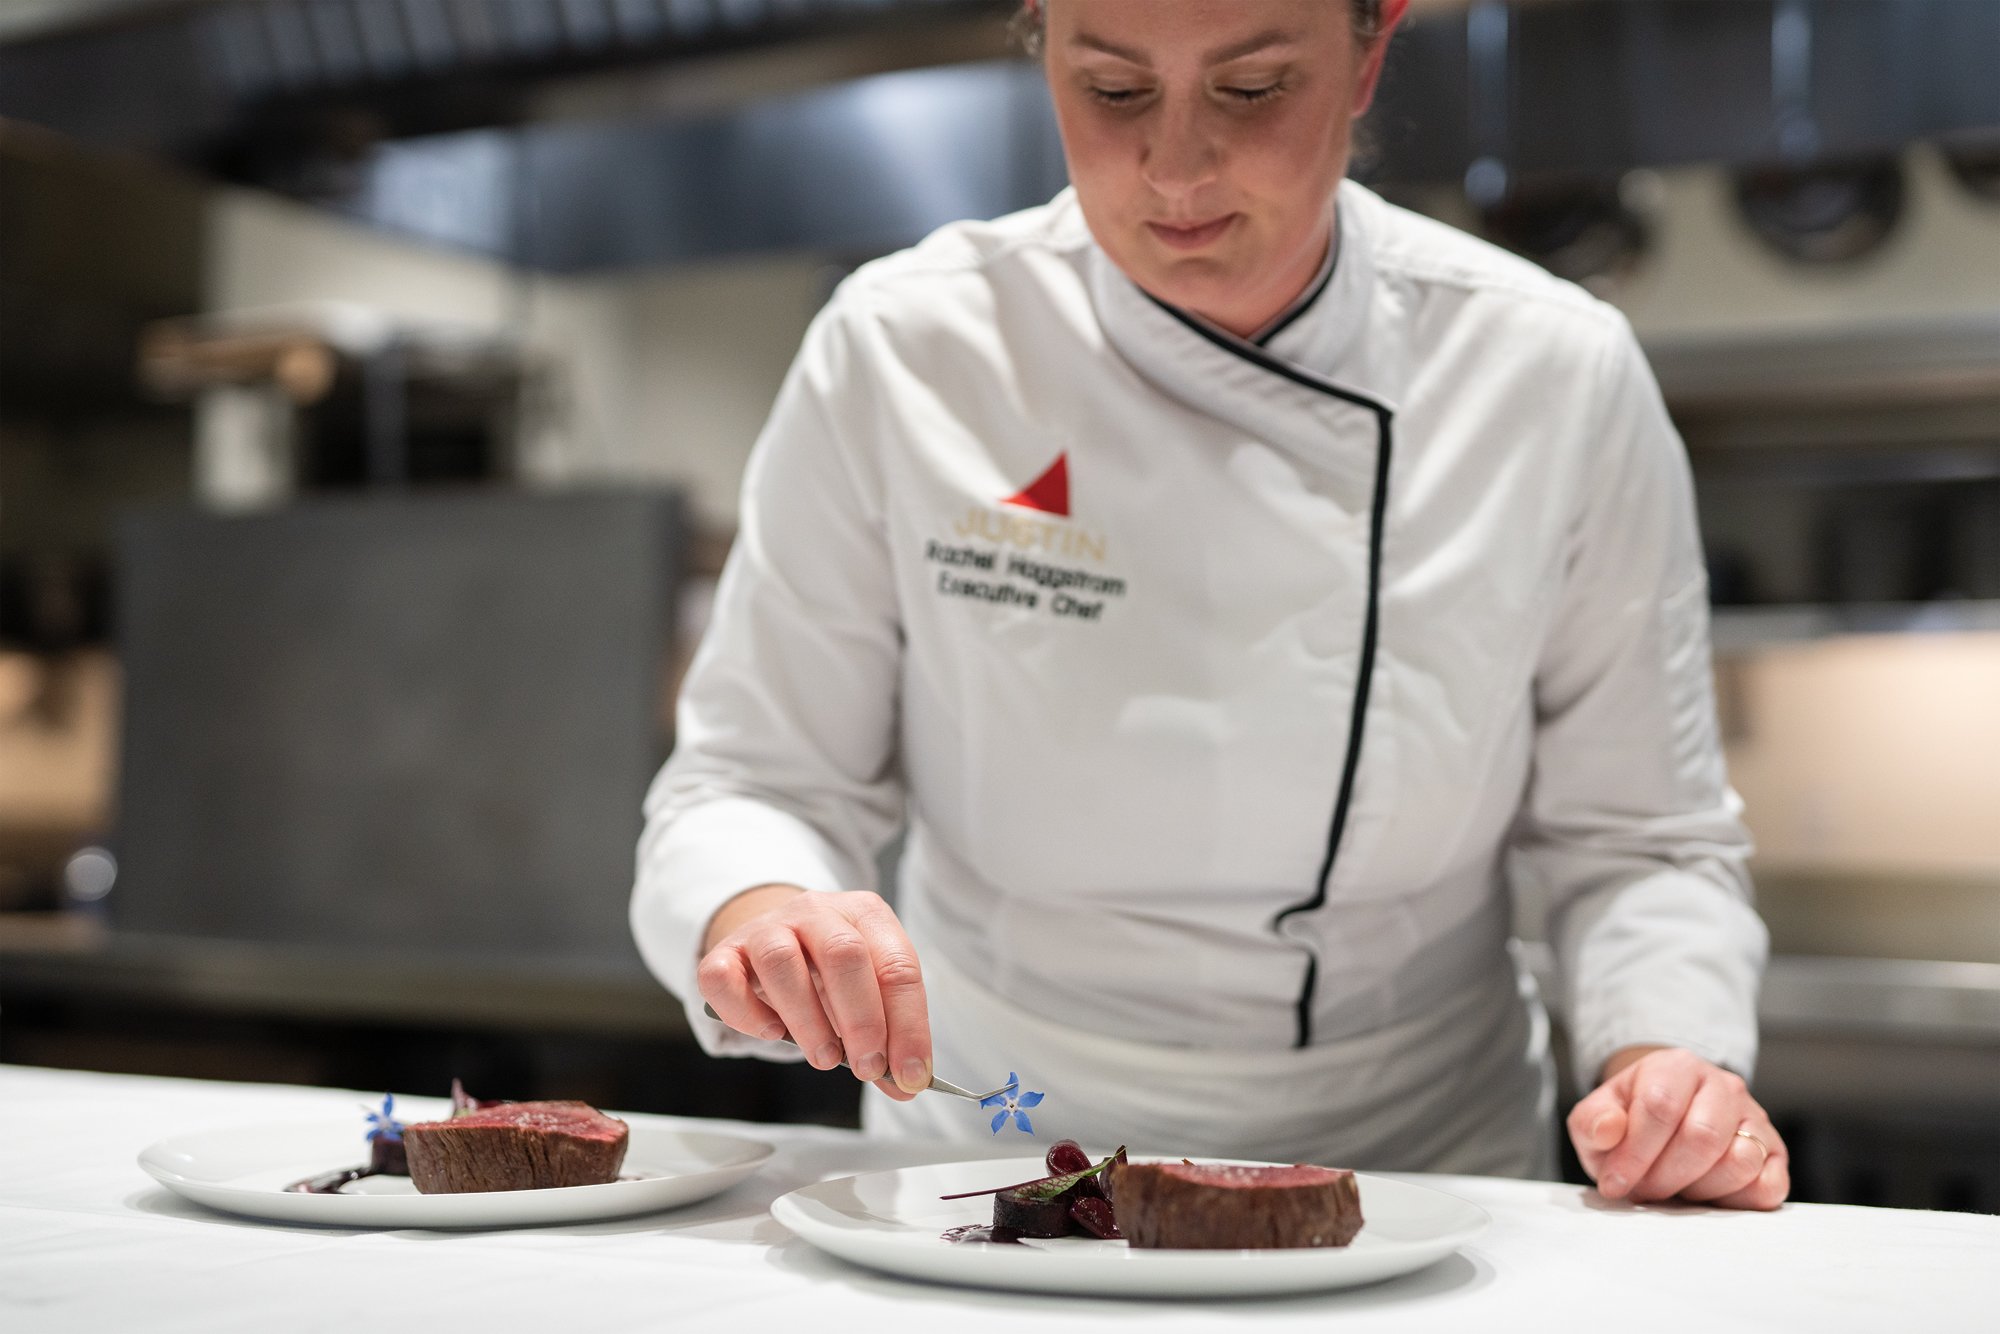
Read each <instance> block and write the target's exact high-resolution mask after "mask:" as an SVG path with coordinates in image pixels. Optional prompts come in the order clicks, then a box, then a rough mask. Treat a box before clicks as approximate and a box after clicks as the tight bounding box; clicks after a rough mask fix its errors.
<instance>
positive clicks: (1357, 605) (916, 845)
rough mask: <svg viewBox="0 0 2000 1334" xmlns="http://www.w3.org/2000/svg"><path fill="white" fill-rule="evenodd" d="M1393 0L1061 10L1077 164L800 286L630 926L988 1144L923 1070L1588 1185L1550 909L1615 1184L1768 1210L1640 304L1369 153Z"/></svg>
mask: <svg viewBox="0 0 2000 1334" xmlns="http://www.w3.org/2000/svg"><path fill="white" fill-rule="evenodd" d="M1406 3H1407V0H1048V2H1047V3H1040V2H1039V0H1038V3H1036V4H1032V5H1030V6H1029V7H1028V10H1027V12H1026V14H1025V16H1024V18H1025V21H1026V22H1027V23H1028V24H1029V25H1030V26H1031V27H1032V29H1033V35H1034V37H1035V38H1036V43H1035V45H1036V49H1037V50H1038V51H1039V52H1040V54H1041V59H1042V61H1043V63H1044V66H1045V70H1046V73H1047V76H1048V82H1049V87H1050V90H1051V93H1052V95H1053V99H1054V105H1055V109H1056V114H1057V120H1058V123H1059V125H1060V129H1061V133H1062V139H1063V145H1064V149H1065V152H1066V155H1067V159H1068V165H1069V171H1070V177H1071V180H1072V182H1073V186H1072V188H1071V189H1069V190H1066V191H1065V192H1064V193H1063V194H1061V195H1060V196H1058V197H1057V198H1056V199H1055V200H1054V201H1053V202H1052V203H1050V204H1048V205H1046V206H1044V207H1040V208H1035V209H1030V210H1028V211H1027V212H1024V213H1020V214H1016V215H1013V216H1010V217H1006V218H1002V219H1000V220H998V221H995V222H980V223H965V224H958V225H954V226H950V227H946V228H945V229H943V230H942V231H940V232H938V233H936V234H935V235H933V236H931V237H930V238H929V239H927V240H925V241H924V242H923V243H921V244H920V245H918V246H916V247H915V248H914V249H911V250H908V251H905V252H903V253H900V254H896V255H892V256H890V257H888V258H886V259H883V260H880V261H878V262H876V263H873V264H870V265H868V266H866V267H864V268H863V269H861V270H860V271H859V272H857V273H856V274H855V275H854V276H853V277H851V278H850V279H849V280H848V281H846V282H845V283H844V284H843V285H842V286H841V288H840V290H839V291H838V292H837V293H836V294H835V296H834V298H833V299H832V301H831V302H830V303H829V304H828V306H827V307H826V309H825V310H824V311H823V312H822V313H821V314H820V315H819V317H818V318H817V319H816V320H815V321H814V323H813V325H812V327H811V330H810V331H809V332H808V334H807V335H806V339H805V344H804V346H803V348H802V349H801V350H800V352H799V355H798V359H797V362H796V363H795V365H794V366H793V368H792V371H791V373H790V376H789V377H788V379H787V380H786V382H785V385H784V388H783V391H782V392H781V394H780V396H779V398H778V401H777V404H776V406H775V408H774V410H773V412H772V415H771V418H770V422H769V424H768V425H767V427H766V428H765V430H764V433H763V435H762V436H761V438H760V439H759V441H758V443H757V446H756V449H755V451H754V454H753V456H752V459H751V462H750V466H749V470H748V474H747V477H746V480H745V484H744V493H743V511H742V526H741V533H740V537H739V539H738V541H737V543H736V546H735V548H734V550H733V552H732V554H731V556H730V560H729V564H728V567H727V570H726V572H725V573H724V575H723V579H722V583H721V588H720V591H719V594H718V598H717V604H716V609H715V617H714V622H713V625H712V627H711V629H710V631H709V633H708V635H707V638H706V639H705V641H704V642H703V645H702V647H701V650H700V653H699V655H698V658H697V660H696V663H695V665H694V667H693V670H692V672H691V674H690V677H689V680H688V682H687V685H686V688H685V693H684V696H683V698H682V701H681V705H680V716H679V726H678V748H677V750H676V752H675V754H674V756H673V758H672V759H671V760H670V762H669V763H668V764H667V765H666V767H665V769H664V770H663V771H662V772H661V774H660V776H659V778H658V780H657V781H656V782H655V784H654V785H653V787H652V790H651V792H650V793H649V794H648V797H647V800H646V817H647V823H646V828H645V833H644V835H643V838H642V840H641V844H640V849H639V868H638V884H637V888H636V890H635V893H634V897H633V903H632V921H633V928H634V932H635V935H636V937H637V940H638V943H639V946H640V948H641V951H642V953H643V954H644V955H645V957H646V959H647V961H648V963H649V965H650V966H651V967H652V969H653V970H654V971H655V972H656V973H657V974H658V976H659V977H660V979H661V980H662V981H663V982H664V983H665V984H666V985H667V987H669V988H670V989H671V990H673V991H674V992H675V993H676V994H677V995H679V996H680V997H682V998H683V999H684V1000H685V1002H686V1003H687V1005H688V1007H689V1020H690V1022H691V1023H692V1024H693V1025H694V1029H695V1033H696V1035H697V1037H698V1038H699V1040H700V1041H701V1042H702V1044H703V1045H704V1046H705V1047H706V1048H707V1049H708V1050H709V1051H711V1052H714V1053H717V1054H752V1055H762V1056H774V1057H785V1056H789V1055H795V1054H798V1053H802V1054H803V1057H804V1059H806V1060H808V1061H809V1062H811V1064H812V1065H813V1066H815V1067H816V1068H819V1069H822V1070H825V1069H832V1068H834V1067H835V1066H837V1065H838V1064H840V1063H841V1062H843V1061H845V1062H846V1064H847V1065H848V1066H849V1068H850V1069H852V1071H853V1072H854V1074H855V1075H856V1076H857V1077H859V1078H860V1079H862V1080H865V1081H868V1082H869V1083H870V1086H871V1087H870V1088H869V1090H868V1091H867V1092H866V1094H865V1098H864V1109H863V1116H864V1123H865V1124H866V1126H867V1127H868V1128H869V1129H870V1130H871V1131H873V1132H875V1133H879V1134H885V1135H895V1136H910V1137H928V1138H955V1137H956V1138H963V1137H968V1136H977V1137H987V1136H988V1134H989V1128H988V1114H987V1113H985V1112H982V1111H981V1110H979V1109H974V1108H970V1107H968V1106H967V1105H966V1104H965V1103H963V1102H959V1101H955V1100H953V1099H949V1098H945V1097H942V1096H938V1095H930V1096H925V1097H915V1096H913V1095H914V1094H915V1093H916V1091H917V1090H920V1089H922V1088H923V1087H924V1086H925V1085H926V1083H927V1082H928V1081H929V1079H930V1076H931V1072H932V1070H933V1068H935V1069H936V1070H938V1071H939V1072H941V1073H943V1074H945V1075H947V1076H948V1077H950V1078H951V1079H953V1080H955V1081H957V1082H961V1083H966V1084H969V1085H973V1086H977V1087H981V1088H983V1087H985V1086H987V1085H992V1084H999V1083H1001V1082H1002V1081H1003V1080H1005V1079H1006V1078H1007V1077H1008V1076H1009V1075H1010V1074H1018V1075H1019V1076H1020V1092H1022V1093H1026V1092H1029V1091H1033V1092H1037V1093H1041V1094H1043V1095H1044V1096H1043V1098H1042V1099H1041V1100H1040V1101H1039V1104H1038V1105H1036V1106H1035V1108H1034V1111H1033V1113H1032V1116H1033V1124H1034V1129H1035V1130H1036V1131H1037V1132H1038V1133H1040V1134H1042V1135H1045V1136H1053V1135H1068V1136H1074V1137H1076V1138H1078V1139H1080V1140H1082V1141H1083V1142H1084V1143H1085V1144H1087V1145H1092V1146H1095V1148H1096V1149H1097V1150H1099V1151H1102V1150H1105V1149H1108V1148H1110V1147H1111V1146H1113V1145H1115V1144H1119V1143H1129V1144H1131V1145H1132V1146H1133V1147H1134V1148H1135V1149H1145V1150H1155V1151H1160V1152H1167V1153H1175V1154H1188V1155H1229V1156H1240V1157H1251V1158H1260V1159H1276V1160H1279V1161H1284V1162H1292V1161H1317V1162H1322V1163H1329V1164H1337V1165H1342V1166H1354V1167H1365V1168H1377V1169H1395V1168H1401V1169H1423V1170H1435V1171H1451V1172H1474V1173H1494V1174H1512V1175H1549V1174H1552V1172H1553V1167H1554V1149H1555V1129H1554V1126H1553V1124H1552V1118H1553V1108H1554V1103H1555V1089H1554V1086H1553V1078H1552V1076H1551V1073H1550V1071H1551V1066H1550V1060H1549V1055H1548V1038H1547V1023H1546V1019H1545V1016H1544V1011H1543V1009H1542V1005H1541V1003H1540V1000H1539V998H1538V997H1537V995H1536V992H1535V988H1534V984H1533V982H1532V980H1531V977H1530V975H1529V974H1528V973H1527V972H1526V971H1525V970H1524V969H1523V968H1522V967H1521V966H1520V964H1519V963H1518V962H1517V960H1516V958H1515V956H1514V954H1513V953H1512V952H1511V951H1510V944H1509V935H1510V922H1511V913H1512V902H1513V900H1514V898H1515V896H1516V895H1524V894H1525V895H1532V896H1533V897H1534V898H1535V899H1536V900H1538V901H1542V902H1545V903H1546V904H1547V905H1548V913H1549V923H1548V932H1549V939H1550V941H1551V943H1552V945H1553V947H1554V950H1555V957H1556V960H1557V962H1558V964H1559V965H1560V977H1561V986H1562V988H1563V992H1564V996H1563V999H1564V1001H1565V1009H1566V1011H1567V1014H1568V1016H1569V1021H1570V1036H1571V1044H1572V1054H1573V1056H1574V1063H1575V1067H1576V1069H1577V1071H1578V1073H1579V1077H1580V1078H1582V1079H1584V1080H1586V1081H1587V1084H1588V1087H1590V1088H1591V1090H1592V1091H1590V1092H1589V1093H1588V1094H1587V1096H1585V1097H1584V1098H1583V1100H1582V1101H1581V1102H1580V1103H1579V1104H1577V1107H1576V1110H1575V1112H1574V1113H1573V1114H1572V1115H1571V1116H1570V1117H1569V1119H1568V1126H1567V1129H1568V1132H1569V1134H1570V1136H1571V1138H1572V1140H1573V1142H1574V1144H1575V1146H1576V1148H1577V1150H1578V1152H1579V1154H1580V1156H1581V1159H1582V1162H1583V1164H1584V1166H1585V1168H1586V1169H1587V1170H1588V1171H1590V1172H1591V1174H1592V1175H1593V1176H1594V1178H1595V1179H1596V1181H1597V1183H1598V1186H1599V1189H1600V1190H1601V1191H1602V1193H1603V1194H1605V1195H1606V1196H1609V1197H1612V1198H1621V1197H1623V1198H1631V1199H1640V1200H1643V1199H1660V1198H1667V1197H1672V1196H1680V1197H1683V1198H1686V1199H1691V1200H1702V1201H1712V1202H1714V1203H1717V1204H1720V1205H1725V1206H1737V1207H1748V1208H1770V1207H1775V1206H1776V1205H1777V1204H1778V1203H1780V1202H1781V1201H1782V1200H1783V1198H1784V1196H1785V1193H1786V1191H1787V1189H1788V1185H1789V1182H1788V1177H1787V1173H1786V1153H1785V1147H1784V1145H1783V1143H1782V1142H1781V1140H1780V1139H1779V1137H1778V1135H1777V1133H1776V1132H1775V1131H1774V1130H1773V1128H1772V1126H1771V1123H1770V1120H1769V1119H1768V1118H1767V1117H1766V1115H1765V1113H1764V1111H1763V1110H1762V1108H1760V1107H1759V1106H1758V1104H1757V1103H1756V1102H1755V1101H1754V1100H1753V1099H1752V1098H1751V1096H1750V1094H1749V1092H1748V1091H1747V1089H1746V1086H1745V1083H1744V1080H1745V1078H1747V1076H1748V1075H1749V1073H1750V1070H1751V1066H1752V1062H1753V1060H1754V1057H1755V1051H1756V1026H1755V997H1756V991H1757V984H1758V978H1759V975H1760V972H1761V969H1762V965H1763V960H1764V956H1765V952H1766V936H1765V932H1764V929H1763V927H1762V925H1761V924H1760V922H1759V920H1758V918H1757V916H1756V913H1755V912H1754V910H1753V909H1752V907H1751V905H1750V892H1749V886H1748V882H1747V878H1746V876H1745V871H1744V862H1745V858H1746V855H1747V852H1748V842H1747V839H1746V836H1745V832H1744V830H1743V827H1742V825H1741V824H1740V822H1739V820H1738V802H1737V799H1736V797H1735V795H1734V794H1733V793H1732V792H1731V790H1730V788H1729V786H1728V783H1727V779H1726V777H1725V774H1724V772H1723V765H1722V761H1721V755H1720V747H1719V743H1718V739H1717V734H1716V726H1715V715H1714V707H1713V700H1712V697H1711V689H1710V681H1709V653H1708V639H1707V621H1706V614H1707V612H1706V597H1705V586H1704V579H1703V567H1702V561H1701V552H1700V547H1699V539H1698V536H1697V530H1696V526H1695V519H1694V512H1693V506H1692V500H1691V493H1690V486H1689V479H1688V474H1687V467H1686V462H1685V459H1684V456H1683V452H1682V449H1681V447H1680V444H1679V442H1678V440H1677V438H1676V436H1675V434H1674V431H1673V428H1672V427H1671V425H1670V424H1669V422H1668V419H1667V415H1666V413H1665V411H1664V410H1663V408H1662V406H1661V401H1660V397H1659V393H1658V391H1657V389H1656V387H1655V385H1654V382H1653V379H1652V377H1651V375H1650V373H1649V372H1648V370H1647V367H1646V365H1645V363H1644V361H1643V359H1642V357H1641V355H1640V352H1639V350H1638V348H1637V346H1636V343H1635V341H1634V338H1633V335H1632V333H1631V330H1630V329H1629V327H1628V326H1627V324H1626V323H1625V321H1624V320H1623V319H1622V318H1621V317H1620V316H1619V315H1618V314H1617V312H1615V311H1614V310H1612V309H1611V308H1610V307H1608V306H1606V305H1604V304H1602V303H1601V302H1599V301H1597V300H1594V299H1593V298H1591V297H1590V296H1588V295H1586V294H1585V293H1583V292H1582V291H1580V290H1578V289H1577V288H1575V287H1572V286H1569V285H1567V284H1565V283H1562V282H1559V281H1557V280H1555V279H1553V278H1551V277H1549V276H1548V275H1546V274H1544V273H1543V272H1541V271H1540V270H1538V269H1535V268H1533V267H1532V266H1530V265H1528V264H1526V263H1524V262H1522V261H1520V260H1517V259H1514V258H1512V257H1510V256H1508V255H1506V254H1504V253H1502V252H1500V251H1498V250H1495V249H1494V248H1492V247H1490V246H1487V245H1485V244H1483V243H1481V242H1479V241H1476V240H1474V239H1472V238H1470V237H1467V236H1465V235H1462V234H1460V233H1458V232H1455V231H1453V230H1451V229H1449V228H1447V227H1444V226H1442V225H1440V224H1437V223H1434V222H1430V221H1427V220H1425V219H1423V218H1421V217H1418V216H1416V215H1413V214H1411V213H1408V212H1405V211H1403V210H1401V209H1399V208H1395V207H1392V206H1391V205H1389V204H1387V203H1386V202H1384V201H1383V200H1382V199H1380V198H1378V197H1377V196H1375V195H1374V194H1371V193H1370V192H1369V191H1368V190H1366V189H1364V188H1362V187H1361V186H1359V185H1357V184H1355V183H1353V182H1352V181H1347V180H1344V179H1343V178H1344V175H1345V171H1346V167H1347V163H1348V155H1349V148H1350V137H1351V128H1352V124H1353V121H1354V118H1355V117H1356V116H1358V115H1359V114H1361V112H1362V111H1364V110H1365V109H1366V107H1367V105H1368V102H1369V100H1370V97H1371V95H1372V93H1373V90H1374V88H1375V84H1376V79H1377V76H1378V75H1379V73H1380V71H1381V68H1382V60H1383V54H1384V50H1385V47H1386V45H1387V42H1388V39H1389V35H1390V33H1391V32H1392V30H1393V29H1394V28H1395V26H1396V24H1397V22H1398V20H1399V19H1400V18H1401V17H1402V13H1403V10H1404V8H1405V6H1406ZM899 829H906V831H907V838H906V843H905V845H904V848H903V852H902V856H901V860H900V864H899V872H898V874H897V877H896V884H895V886H894V890H893V893H892V894H891V896H890V897H891V898H893V900H894V904H895V906H894V907H893V908H892V907H891V906H890V903H889V901H888V900H887V899H885V898H884V897H882V896H879V895H878V893H877V889H878V886H877V884H876V881H877V871H876V867H877V859H878V854H879V853H880V851H881V850H882V849H883V847H884V846H885V845H886V844H887V843H889V842H890V841H891V839H892V837H893V836H894V835H895V834H896V832H897V831H898V830H899ZM705 1004H706V1005H711V1006H713V1008H714V1010H715V1012H716V1013H717V1014H719V1015H720V1016H721V1022H717V1021H716V1020H713V1019H711V1018H709V1017H708V1016H707V1015H706V1014H705V1013H704V1012H703V1007H704V1005H705ZM787 1033H789V1035H790V1036H791V1037H792V1038H793V1039H795V1040H796V1042H797V1044H798V1046H797V1047H788V1046H786V1045H784V1044H783V1043H781V1042H779V1041H777V1040H776V1039H778V1038H779V1037H780V1036H781V1035H784V1034H787ZM1010 1124H1011V1123H1010ZM1009 1133H1017V1132H1015V1131H1014V1130H1012V1129H1009Z"/></svg>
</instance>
